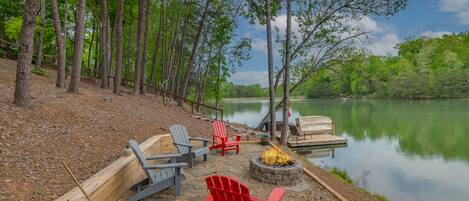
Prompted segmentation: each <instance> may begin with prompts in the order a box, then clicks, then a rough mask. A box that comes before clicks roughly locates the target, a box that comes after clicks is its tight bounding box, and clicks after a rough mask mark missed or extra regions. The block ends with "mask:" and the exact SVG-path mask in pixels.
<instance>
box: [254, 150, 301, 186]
mask: <svg viewBox="0 0 469 201" xmlns="http://www.w3.org/2000/svg"><path fill="white" fill-rule="evenodd" d="M272 152H273V150H268V151H267V152H265V153H266V154H263V156H270V157H274V158H273V159H272V158H270V159H272V160H270V161H271V162H272V161H274V162H278V160H276V159H278V158H282V157H284V156H281V155H282V154H283V153H272ZM274 152H275V151H274ZM279 155H280V156H279ZM282 159H283V158H282ZM287 159H288V161H283V162H288V163H287V164H283V165H278V164H275V163H274V164H265V163H264V162H263V161H262V157H256V158H253V159H251V160H250V165H249V174H250V175H251V177H252V178H254V179H256V180H258V181H261V182H264V183H270V184H276V185H284V186H288V185H293V184H297V183H298V182H299V181H300V180H301V176H302V174H303V165H301V163H299V162H297V161H295V160H293V159H291V158H289V157H287Z"/></svg>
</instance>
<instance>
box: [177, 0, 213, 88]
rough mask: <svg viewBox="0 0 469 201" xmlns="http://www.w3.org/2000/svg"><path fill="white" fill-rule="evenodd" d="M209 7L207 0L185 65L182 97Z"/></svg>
mask: <svg viewBox="0 0 469 201" xmlns="http://www.w3.org/2000/svg"><path fill="white" fill-rule="evenodd" d="M209 5H210V0H207V1H206V2H205V8H204V12H203V14H202V19H201V20H200V23H199V29H198V30H197V34H196V36H195V39H194V44H192V52H191V57H190V58H189V63H188V64H187V68H186V76H185V77H184V85H183V88H182V97H187V93H188V86H189V80H190V74H191V71H192V66H194V61H195V54H196V52H197V46H198V44H199V40H200V36H201V35H202V31H203V30H204V26H205V19H206V18H207V14H208V7H209Z"/></svg>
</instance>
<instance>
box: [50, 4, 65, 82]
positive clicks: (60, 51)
mask: <svg viewBox="0 0 469 201" xmlns="http://www.w3.org/2000/svg"><path fill="white" fill-rule="evenodd" d="M51 8H52V19H53V21H54V30H55V45H56V48H57V66H58V69H57V82H56V83H55V86H56V87H58V88H64V87H65V45H64V42H63V36H62V28H61V27H60V17H59V9H58V6H57V0H51Z"/></svg>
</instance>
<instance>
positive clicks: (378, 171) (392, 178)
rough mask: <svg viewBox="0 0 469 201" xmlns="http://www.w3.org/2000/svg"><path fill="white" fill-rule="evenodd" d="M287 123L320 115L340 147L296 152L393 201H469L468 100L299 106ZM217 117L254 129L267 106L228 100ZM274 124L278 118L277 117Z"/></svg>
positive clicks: (343, 101)
mask: <svg viewBox="0 0 469 201" xmlns="http://www.w3.org/2000/svg"><path fill="white" fill-rule="evenodd" d="M291 105H292V108H291V110H292V117H291V119H290V121H294V119H295V118H296V117H298V116H308V115H326V116H330V117H331V118H332V120H333V121H334V122H335V124H336V134H337V135H340V136H343V137H345V138H347V139H348V146H347V147H344V148H335V149H322V150H312V149H308V150H303V151H301V153H303V154H306V156H307V157H308V158H309V160H310V161H311V162H312V163H314V164H315V165H317V166H321V167H325V168H331V167H338V168H342V169H345V170H346V171H347V172H348V173H349V175H350V176H351V177H352V179H353V180H354V181H355V182H356V184H357V185H358V186H360V187H363V188H365V189H367V190H368V191H370V192H373V193H380V194H384V195H385V196H386V197H388V198H390V199H391V200H399V201H467V200H469V100H467V99H465V100H462V99H460V100H418V101H406V100H399V101H392V100H352V99H334V100H298V101H292V102H291ZM223 108H224V119H225V120H229V121H234V122H239V123H244V124H247V125H250V126H256V125H257V123H258V122H259V121H260V119H261V118H262V117H263V116H264V115H265V114H266V113H267V111H268V101H266V100H227V101H225V102H224V107H223ZM277 115H278V117H277V119H278V120H279V119H281V116H280V115H281V114H280V113H277Z"/></svg>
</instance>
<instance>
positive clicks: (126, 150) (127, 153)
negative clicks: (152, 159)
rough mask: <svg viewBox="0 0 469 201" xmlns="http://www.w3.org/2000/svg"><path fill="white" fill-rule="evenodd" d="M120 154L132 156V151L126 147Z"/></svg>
mask: <svg viewBox="0 0 469 201" xmlns="http://www.w3.org/2000/svg"><path fill="white" fill-rule="evenodd" d="M122 154H123V155H124V156H132V154H133V153H132V151H131V150H130V149H129V148H126V149H124V150H123V151H122Z"/></svg>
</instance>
